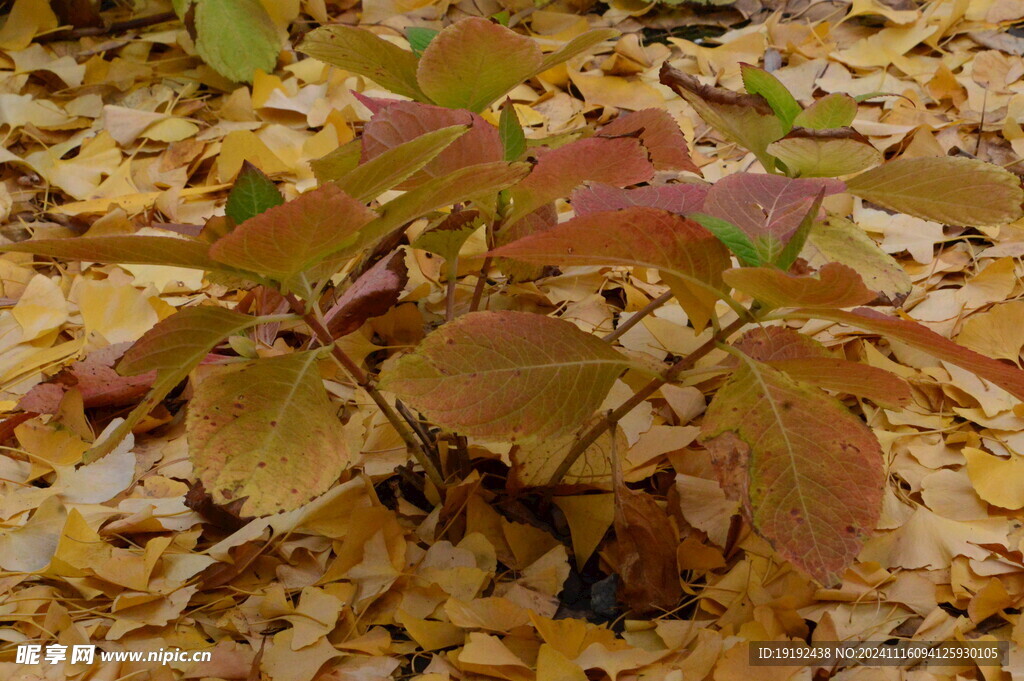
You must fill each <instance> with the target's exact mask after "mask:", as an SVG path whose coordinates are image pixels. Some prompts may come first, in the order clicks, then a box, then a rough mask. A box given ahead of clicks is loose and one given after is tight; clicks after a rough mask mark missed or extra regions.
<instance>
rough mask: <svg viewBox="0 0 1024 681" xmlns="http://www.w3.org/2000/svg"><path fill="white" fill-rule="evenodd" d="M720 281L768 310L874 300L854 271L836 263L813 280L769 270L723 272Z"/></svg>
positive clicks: (808, 277) (873, 295) (749, 269)
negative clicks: (722, 280) (755, 300)
mask: <svg viewBox="0 0 1024 681" xmlns="http://www.w3.org/2000/svg"><path fill="white" fill-rule="evenodd" d="M722 278H723V279H724V280H725V283H726V284H728V285H729V286H732V287H733V288H737V289H739V290H740V291H743V292H744V293H746V294H748V295H751V296H753V297H754V298H756V299H757V300H759V301H761V302H762V303H764V304H766V305H767V306H768V307H826V308H834V307H853V306H854V305H863V304H865V303H870V302H871V301H872V300H874V299H875V297H876V296H875V292H874V291H871V290H870V289H868V288H867V287H866V286H864V282H863V281H862V280H861V278H860V275H859V274H857V272H856V271H855V270H853V269H851V268H849V267H847V266H846V265H840V264H839V263H829V264H827V265H825V266H824V267H822V268H821V269H820V270H819V271H818V273H817V276H808V275H802V276H795V275H792V274H788V273H786V272H783V271H782V270H780V269H776V268H772V267H740V268H733V269H730V270H726V271H725V272H724V273H723V274H722Z"/></svg>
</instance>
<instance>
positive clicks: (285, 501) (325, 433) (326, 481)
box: [185, 351, 349, 515]
mask: <svg viewBox="0 0 1024 681" xmlns="http://www.w3.org/2000/svg"><path fill="white" fill-rule="evenodd" d="M320 355H321V352H319V351H311V352H296V353H292V354H290V355H283V356H279V357H270V358H264V359H259V360H255V361H252V362H244V363H238V364H228V365H221V366H211V367H208V368H207V369H205V370H203V371H201V372H200V375H199V377H198V378H199V380H198V382H197V383H196V385H195V394H194V396H193V398H192V402H191V403H190V404H189V409H188V415H187V418H186V421H185V427H186V430H187V433H188V446H189V458H190V459H191V460H192V465H193V466H194V467H195V471H196V475H197V476H198V477H199V480H200V481H201V482H202V483H203V486H204V487H205V488H206V489H207V490H209V491H210V494H211V495H212V496H213V500H214V501H215V502H216V503H219V504H226V503H229V502H232V501H235V500H237V499H241V498H244V499H245V503H244V504H243V505H242V508H241V511H240V513H241V514H242V515H268V514H271V513H277V512H279V511H288V510H291V509H294V508H297V507H299V506H301V505H302V504H304V503H306V502H307V501H309V500H310V499H312V498H313V497H315V496H317V495H319V494H322V493H323V492H326V491H327V490H328V489H329V488H330V487H331V485H333V484H334V482H335V481H336V480H337V479H338V476H339V475H341V472H342V471H343V470H344V469H345V466H346V464H347V463H348V458H349V457H348V450H347V448H346V445H345V438H344V435H343V433H342V428H341V422H340V421H339V420H338V416H337V413H336V412H337V409H336V408H335V407H334V406H333V405H332V404H331V402H330V400H328V398H327V391H326V390H325V389H324V384H323V380H322V379H321V378H320V371H319V369H318V366H317V365H318V360H319V358H320Z"/></svg>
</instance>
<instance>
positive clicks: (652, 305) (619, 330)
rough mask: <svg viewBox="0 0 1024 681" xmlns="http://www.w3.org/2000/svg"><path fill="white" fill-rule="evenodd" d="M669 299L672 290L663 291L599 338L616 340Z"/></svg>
mask: <svg viewBox="0 0 1024 681" xmlns="http://www.w3.org/2000/svg"><path fill="white" fill-rule="evenodd" d="M671 299H672V291H665V292H664V293H662V294H661V295H660V296H658V297H657V298H655V299H654V300H652V301H651V302H649V303H647V305H645V306H644V307H643V308H642V309H640V310H638V311H637V312H636V313H634V314H633V316H631V317H630V318H629V319H627V320H626V321H624V322H623V323H621V324H619V325H618V326H617V327H616V328H615V330H614V331H612V332H611V333H609V334H607V335H606V336H603V337H602V338H601V340H604V341H607V342H609V343H611V342H613V341H615V340H617V339H618V338H619V337H620V336H622V335H623V334H624V333H626V332H627V331H629V330H630V329H632V328H633V327H634V326H636V325H637V324H639V323H640V320H642V319H643V318H644V317H646V316H647V315H649V314H651V313H652V312H654V311H655V310H657V309H658V308H659V307H661V306H662V305H664V304H665V303H667V302H668V301H670V300H671Z"/></svg>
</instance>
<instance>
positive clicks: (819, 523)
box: [701, 359, 885, 585]
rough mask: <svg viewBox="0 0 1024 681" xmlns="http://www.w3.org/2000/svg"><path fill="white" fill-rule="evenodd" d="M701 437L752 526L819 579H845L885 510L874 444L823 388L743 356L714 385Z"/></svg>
mask: <svg viewBox="0 0 1024 681" xmlns="http://www.w3.org/2000/svg"><path fill="white" fill-rule="evenodd" d="M701 431H702V432H701V438H702V440H703V441H704V443H705V446H707V448H708V450H709V451H710V452H711V457H712V463H713V464H714V467H715V470H716V472H717V474H718V476H719V479H720V481H721V482H722V486H723V488H725V489H726V492H727V494H729V495H730V496H732V497H733V498H735V499H737V500H739V501H741V503H742V505H743V507H744V511H745V513H746V515H747V516H748V518H749V519H750V521H751V523H752V525H753V526H754V529H755V530H757V532H758V533H759V534H760V535H762V536H763V537H765V538H766V539H767V540H768V541H769V542H770V543H771V544H772V546H773V547H774V548H775V550H776V551H777V552H778V553H779V554H780V555H781V556H782V557H784V558H785V559H787V560H789V561H791V562H792V563H793V564H794V565H795V566H796V567H798V568H799V569H801V570H803V571H804V572H806V573H808V574H809V575H810V576H812V577H813V578H815V579H816V580H818V581H819V582H821V583H822V584H825V585H831V584H835V583H837V582H839V581H840V580H841V579H842V576H843V571H844V570H845V568H846V567H847V566H848V565H849V564H850V563H851V562H853V559H854V558H855V557H856V555H857V553H858V552H859V551H860V548H861V546H862V545H863V542H864V540H865V538H866V537H867V536H869V535H870V534H871V533H872V532H873V531H874V529H875V525H876V524H877V522H878V518H879V515H880V513H881V510H882V489H883V482H884V479H885V475H884V470H883V464H882V452H881V448H880V447H879V444H878V441H877V440H876V439H875V436H874V435H873V434H872V432H871V430H870V429H868V427H867V426H865V425H864V424H863V423H862V422H861V421H860V420H859V419H858V418H857V417H855V416H854V415H853V414H851V413H850V412H849V411H847V410H846V408H845V407H843V405H842V404H841V403H840V402H839V401H837V400H835V399H834V398H832V397H829V396H828V395H826V394H825V393H823V392H822V391H821V390H819V389H817V388H813V387H811V386H808V385H805V384H803V383H800V382H798V381H795V380H793V379H792V378H790V377H788V376H787V375H786V374H784V373H782V372H781V371H779V370H777V369H773V368H771V367H769V366H766V365H764V364H761V363H759V362H756V361H754V360H750V359H747V360H745V361H744V363H743V365H742V366H741V367H740V368H739V369H738V370H737V371H736V372H735V373H734V374H733V375H732V376H731V377H730V379H729V380H728V381H727V382H726V384H725V385H724V386H722V388H721V389H720V390H719V391H718V393H717V394H716V395H715V397H714V399H713V400H712V401H711V405H710V406H709V407H708V411H707V413H706V414H705V416H704V422H703V425H702V429H701Z"/></svg>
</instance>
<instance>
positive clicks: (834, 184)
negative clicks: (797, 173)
mask: <svg viewBox="0 0 1024 681" xmlns="http://www.w3.org/2000/svg"><path fill="white" fill-rule="evenodd" d="M843 186H844V185H843V183H842V182H840V181H839V180H824V179H822V180H819V179H807V180H801V179H792V178H788V177H781V176H779V175H763V174H756V173H735V174H733V175H728V176H726V177H724V178H722V179H721V180H719V181H718V182H716V183H715V184H714V185H712V187H711V189H710V190H709V191H708V195H707V198H706V199H705V200H704V208H703V211H702V212H704V213H707V214H708V215H712V216H714V217H717V218H722V219H723V220H728V221H729V222H731V223H732V224H734V225H736V226H737V227H739V228H740V230H741V231H743V232H744V233H746V234H747V236H749V237H750V238H751V240H753V241H756V240H757V239H759V238H761V237H765V236H772V237H774V238H775V239H778V240H779V241H780V242H781V243H786V242H787V241H789V238H790V236H792V234H793V232H795V231H796V229H797V227H799V225H800V222H801V220H803V218H804V216H805V215H806V214H807V209H808V208H809V207H810V206H811V204H812V202H813V201H814V200H815V199H816V198H817V196H818V194H820V193H821V191H822V190H823V189H824V190H825V195H826V196H827V195H829V194H837V193H839V192H841V191H843Z"/></svg>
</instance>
